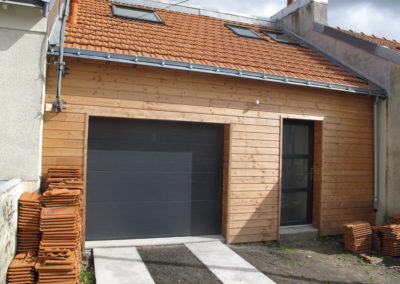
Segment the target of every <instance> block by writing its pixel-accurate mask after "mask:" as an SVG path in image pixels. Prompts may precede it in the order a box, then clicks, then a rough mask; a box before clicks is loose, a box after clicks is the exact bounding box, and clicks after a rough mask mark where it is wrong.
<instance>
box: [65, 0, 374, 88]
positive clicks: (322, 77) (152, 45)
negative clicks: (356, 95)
mask: <svg viewBox="0 0 400 284" xmlns="http://www.w3.org/2000/svg"><path fill="white" fill-rule="evenodd" d="M114 3H117V2H114ZM111 5H112V2H110V1H107V0H80V1H79V10H78V18H77V24H76V25H71V24H68V25H67V29H66V37H65V46H66V47H71V48H81V49H88V50H97V51H107V52H114V53H121V54H129V55H139V56H148V57H155V58H162V59H170V60H178V61H184V62H193V63H200V64H208V65H214V66H219V67H228V68H234V69H241V70H248V71H256V72H263V73H267V74H276V75H283V76H289V77H295V78H301V79H310V80H316V81H322V82H329V83H337V84H343V85H351V86H357V87H363V88H372V87H369V86H368V84H367V82H365V81H364V80H362V79H360V78H358V77H356V76H355V75H352V74H350V73H349V72H347V71H346V70H344V69H342V68H340V67H339V66H337V65H335V64H334V63H332V62H330V61H328V60H327V59H325V58H324V57H322V56H320V55H318V54H317V53H316V52H314V51H312V50H311V49H309V48H307V47H305V46H302V45H297V46H296V45H290V44H284V43H278V42H276V41H274V40H272V39H270V38H269V37H268V36H264V35H262V34H261V33H259V30H260V29H265V27H261V26H254V25H248V24H242V23H235V22H232V21H226V20H222V19H217V18H212V17H206V16H200V15H193V14H185V13H181V12H173V11H169V10H159V9H153V10H155V11H157V13H158V15H159V16H160V17H161V18H162V20H163V21H164V23H165V24H158V23H149V22H144V21H138V20H132V19H123V18H117V17H113V16H112V12H111V8H110V6H111ZM226 23H230V24H237V25H241V26H248V27H251V28H253V29H254V30H255V31H257V32H258V34H260V35H262V36H263V38H264V40H257V39H249V38H244V37H239V36H237V35H236V34H234V33H233V32H232V31H231V30H230V29H229V28H227V27H226V26H225V24H226ZM269 29H271V28H269Z"/></svg>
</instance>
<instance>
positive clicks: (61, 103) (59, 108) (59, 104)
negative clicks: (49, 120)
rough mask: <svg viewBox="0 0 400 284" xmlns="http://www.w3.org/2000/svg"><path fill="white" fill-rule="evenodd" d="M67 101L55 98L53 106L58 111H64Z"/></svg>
mask: <svg viewBox="0 0 400 284" xmlns="http://www.w3.org/2000/svg"><path fill="white" fill-rule="evenodd" d="M64 105H65V102H64V101H63V100H55V101H54V102H53V107H54V110H55V111H56V112H62V110H63V109H64Z"/></svg>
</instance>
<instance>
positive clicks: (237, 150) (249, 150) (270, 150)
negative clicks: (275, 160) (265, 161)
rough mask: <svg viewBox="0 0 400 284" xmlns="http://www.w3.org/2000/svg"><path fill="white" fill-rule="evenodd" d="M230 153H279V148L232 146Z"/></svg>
mask: <svg viewBox="0 0 400 284" xmlns="http://www.w3.org/2000/svg"><path fill="white" fill-rule="evenodd" d="M232 154H245V155H276V156H278V155H279V148H261V147H258V148H255V147H232Z"/></svg>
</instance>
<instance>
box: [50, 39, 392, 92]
mask: <svg viewBox="0 0 400 284" xmlns="http://www.w3.org/2000/svg"><path fill="white" fill-rule="evenodd" d="M58 49H59V48H58V47H54V48H53V49H52V50H50V51H49V52H48V54H49V55H56V56H57V55H58ZM64 56H66V57H75V58H84V59H93V60H102V61H113V62H120V63H128V64H137V65H144V66H152V67H159V68H166V69H175V70H184V71H192V72H200V73H209V74H218V75H225V76H232V77H239V78H246V79H253V80H260V81H266V82H274V83H282V84H287V85H296V86H306V87H314V88H320V89H328V90H336V91H343V92H348V93H358V94H364V95H371V96H378V97H385V96H386V93H385V92H384V90H382V89H369V88H362V87H356V86H351V85H342V84H335V83H330V82H321V81H315V80H309V79H302V78H295V77H288V76H282V75H276V74H268V73H262V72H254V71H247V70H240V69H233V68H226V67H218V66H215V65H206V64H199V63H192V62H183V61H175V60H168V59H161V58H153V57H146V56H138V55H126V54H119V53H111V52H104V51H94V50H85V49H79V48H69V47H66V48H65V50H64Z"/></svg>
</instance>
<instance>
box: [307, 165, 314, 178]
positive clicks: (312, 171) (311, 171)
mask: <svg viewBox="0 0 400 284" xmlns="http://www.w3.org/2000/svg"><path fill="white" fill-rule="evenodd" d="M308 175H309V176H310V179H311V181H313V178H314V168H309V169H308Z"/></svg>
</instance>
